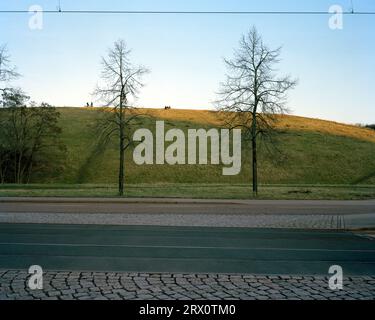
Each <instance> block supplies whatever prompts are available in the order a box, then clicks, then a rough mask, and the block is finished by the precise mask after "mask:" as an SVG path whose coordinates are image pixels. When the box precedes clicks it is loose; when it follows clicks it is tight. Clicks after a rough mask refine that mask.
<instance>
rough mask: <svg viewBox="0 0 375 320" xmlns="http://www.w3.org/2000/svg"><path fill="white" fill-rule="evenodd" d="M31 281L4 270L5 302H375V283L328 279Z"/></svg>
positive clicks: (90, 277) (74, 277)
mask: <svg viewBox="0 0 375 320" xmlns="http://www.w3.org/2000/svg"><path fill="white" fill-rule="evenodd" d="M28 277H29V275H28V274H27V272H26V271H17V270H7V271H5V270H4V271H1V270H0V299H3V300H4V299H5V300H25V299H43V300H44V299H46V300H47V299H54V300H57V299H62V300H72V299H78V300H91V299H97V300H121V299H125V300H132V299H145V300H154V299H163V300H171V299H173V300H176V299H177V300H180V299H181V300H190V299H194V300H205V299H210V300H233V299H235V300H237V299H243V300H254V299H260V300H267V299H277V300H285V299H289V300H299V299H303V300H312V299H317V300H326V299H330V300H343V299H348V300H354V299H366V300H368V299H371V300H373V299H375V277H347V278H345V279H344V288H343V290H336V291H333V290H330V289H329V288H328V278H327V277H323V276H321V277H317V276H261V275H226V274H166V273H105V272H45V273H44V276H43V286H44V289H43V290H30V289H29V288H28V286H27V281H28Z"/></svg>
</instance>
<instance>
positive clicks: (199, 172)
mask: <svg viewBox="0 0 375 320" xmlns="http://www.w3.org/2000/svg"><path fill="white" fill-rule="evenodd" d="M59 111H60V112H61V126H62V128H63V140H64V142H65V144H66V145H67V147H68V153H67V159H66V168H65V170H64V173H63V174H62V175H60V176H56V177H35V178H34V181H33V183H54V184H57V185H60V186H62V185H66V184H75V185H76V184H90V185H92V186H94V185H95V186H96V187H97V188H99V189H100V190H101V191H100V192H101V194H104V195H106V194H107V193H106V192H107V191H108V194H112V192H114V193H115V184H116V181H117V168H118V155H117V150H116V145H115V144H112V145H109V146H108V148H107V149H106V150H103V151H101V152H99V153H98V152H97V150H96V137H95V136H94V134H93V131H91V130H90V128H89V126H90V125H93V124H95V120H96V118H97V116H98V111H97V110H95V109H87V108H59ZM141 112H142V113H145V114H147V116H148V117H146V118H144V119H143V120H142V125H141V126H142V127H147V128H150V129H151V130H152V129H153V128H154V125H155V119H163V120H165V121H166V130H167V129H169V128H172V127H178V128H180V129H182V130H184V131H186V130H187V129H189V128H201V127H203V128H211V127H218V126H219V125H220V120H219V117H218V115H217V113H216V112H213V111H197V110H173V109H172V110H157V109H147V110H142V111H141ZM277 128H278V130H279V134H278V136H279V139H278V140H279V144H278V147H279V148H280V149H281V150H283V152H284V156H283V157H280V156H275V155H274V154H269V153H268V152H267V148H266V147H265V146H264V145H262V144H261V145H260V150H259V180H260V183H261V184H262V185H268V186H269V188H271V189H268V191H267V192H269V193H270V196H271V195H272V193H273V191H272V188H276V187H280V186H288V188H292V189H291V190H288V191H286V194H289V195H290V197H297V198H304V197H307V194H308V193H311V190H312V189H313V188H316V186H317V185H319V186H321V187H322V185H324V187H328V186H331V187H332V186H340V185H341V186H342V185H345V186H348V185H350V186H356V188H364V187H366V186H369V188H370V192H369V193H368V194H367V195H366V196H365V198H368V197H375V190H374V185H375V131H374V130H371V129H365V128H359V127H356V126H350V125H345V124H340V123H336V122H330V121H323V120H318V119H309V118H303V117H296V116H280V117H279V121H278V123H277ZM242 158H243V159H242V161H243V163H242V171H241V173H240V174H239V175H237V176H222V174H221V170H222V165H219V166H214V165H208V166H199V165H180V166H178V165H177V166H168V165H163V166H160V165H148V166H146V165H144V166H137V165H136V164H135V163H134V162H133V159H132V151H131V150H129V152H127V154H126V181H127V183H128V184H130V186H131V188H134V190H135V191H134V190H133V191H134V192H133V193H132V195H137V196H139V195H142V192H140V194H138V193H137V190H138V189H137V188H140V187H142V188H143V189H142V190H144V188H147V186H151V184H153V186H152V188H154V187H155V185H158V186H159V190H163V188H165V186H168V185H171V184H172V185H175V184H176V183H177V184H179V185H178V186H179V187H172V188H169V187H167V189H168V188H169V189H168V190H172V191H174V193H173V192H172V193H173V195H175V194H177V195H179V194H180V193H179V192H178V190H179V188H182V189H184V188H185V187H186V188H189V187H191V184H199V185H200V186H201V187H202V188H203V189H200V188H196V189H195V190H194V192H198V194H197V196H199V195H200V196H201V197H206V196H207V197H209V196H210V195H211V194H212V195H213V196H215V190H219V189H220V188H224V189H225V190H226V192H227V194H228V197H230V196H231V195H236V194H238V190H236V186H242V187H244V186H247V185H248V183H249V182H250V181H251V170H250V169H251V162H250V147H249V145H248V142H243V153H242ZM215 185H216V187H215ZM205 186H206V187H205ZM207 186H210V187H213V190H211V191H207ZM293 186H296V187H298V189H296V190H297V191H296V192H295V194H293V192H294V191H293V190H294V189H295V188H294V187H293ZM108 188H109V189H108ZM205 188H206V189H205ZM230 188H232V189H233V188H234V189H233V190H231V189H230ZM246 188H247V187H246ZM293 188H294V189H293ZM353 188H354V187H353ZM353 188H352V189H351V190H354V189H355V188H354V189H353ZM76 189H77V190H78V189H79V188H76ZM89 189H90V192H89V193H90V194H93V195H96V193H95V188H94V187H90V188H89ZM99 189H98V190H99ZM102 189H104V190H106V191H105V192H104V193H103V190H102ZM168 190H166V191H160V192H169V191H168ZM202 190H203V191H202ZM321 190H322V189H321V188H320V191H321ZM366 190H369V189H366ZM98 192H99V191H98ZM154 192H155V190H153V191H152V192H151V191H150V193H149V195H157V194H158V193H157V194H154ZM160 192H159V193H160ZM181 192H182V193H183V191H181ZM194 192H193V191H192V192H191V193H194ZM248 192H249V190H248V189H246V194H247V193H248ZM1 194H3V195H4V194H5V195H7V194H8V193H4V192H1V190H0V195H1ZM51 194H53V192H52V193H51ZM78 194H79V192H78ZM84 194H85V193H84ZM304 194H305V195H304ZM265 197H266V198H267V196H265ZM329 197H330V196H327V195H325V193H324V192H323V194H322V195H321V196H319V198H329ZM348 198H356V196H348Z"/></svg>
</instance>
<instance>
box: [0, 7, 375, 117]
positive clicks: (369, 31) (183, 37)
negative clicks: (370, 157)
mask: <svg viewBox="0 0 375 320" xmlns="http://www.w3.org/2000/svg"><path fill="white" fill-rule="evenodd" d="M57 3H58V1H57V0H48V1H47V0H31V1H27V0H17V1H14V0H1V2H0V9H1V10H10V9H15V10H27V9H28V8H29V6H30V5H33V4H39V5H41V6H42V7H43V8H44V9H45V10H53V9H56V6H57ZM61 4H62V9H63V10H74V9H88V10H95V9H103V10H110V9H113V10H116V9H119V10H234V11H235V10H239V11H240V10H250V11H254V10H319V11H320V10H321V11H328V8H329V6H330V5H332V4H340V5H342V6H343V8H344V9H350V0H332V1H327V0H307V1H300V0H283V1H280V0H262V1H255V0H254V1H252V0H232V1H229V0H201V1H198V0H191V1H176V0H175V1H172V0H170V1H168V0H136V1H135V0H133V1H130V0H128V1H124V0H106V1H99V0H90V1H89V0H86V1H84V0H78V1H77V0H61ZM354 5H355V9H356V10H359V11H361V10H371V11H375V1H373V0H354ZM328 18H329V16H271V15H268V16H221V15H217V16H204V15H202V16H189V15H187V16H171V15H168V16H149V15H132V16H130V15H117V16H116V15H69V14H61V15H44V28H43V30H41V31H36V30H30V29H29V28H28V19H29V15H28V14H19V15H5V14H2V15H0V43H6V44H7V45H8V48H9V51H10V54H11V55H12V60H13V62H14V63H15V64H16V65H17V66H18V70H19V72H20V73H22V75H23V77H22V78H21V79H20V80H18V81H17V83H15V84H17V85H20V86H22V87H23V88H24V90H26V91H27V92H28V93H29V94H30V95H31V96H32V98H33V99H34V100H36V101H46V102H49V103H51V104H54V105H58V106H63V105H67V106H82V105H84V104H85V103H86V102H87V101H92V100H93V98H92V97H91V96H90V93H91V92H92V91H93V89H94V87H95V84H96V82H97V80H98V77H99V72H100V57H101V56H102V55H105V53H106V50H107V48H108V47H109V46H111V44H112V43H113V42H114V41H115V40H117V39H119V38H123V39H125V40H126V41H127V43H128V44H129V46H130V47H131V48H132V49H133V54H132V57H133V60H134V62H136V63H140V64H143V65H146V66H147V67H149V68H150V69H151V71H152V73H151V74H150V75H148V76H147V77H146V79H145V80H146V84H147V86H146V87H145V88H144V90H143V91H142V93H141V96H140V99H139V101H138V105H141V106H145V107H162V106H164V105H171V106H172V107H174V108H200V109H209V108H213V105H212V101H213V100H215V97H216V96H215V91H217V89H218V87H219V83H220V81H222V80H224V74H225V68H224V64H223V61H222V59H223V57H231V55H232V52H233V48H235V47H237V45H238V41H239V38H240V36H241V34H243V33H245V32H246V31H247V30H248V29H249V28H250V27H251V26H252V25H255V26H256V27H257V28H258V29H259V31H260V32H261V34H262V35H263V38H264V40H265V42H266V43H268V44H269V46H271V47H278V46H280V45H282V46H283V51H282V59H283V60H282V63H281V65H280V69H281V71H283V72H287V73H290V74H292V75H293V76H295V77H298V78H299V81H300V82H299V85H298V87H297V88H296V90H294V91H293V92H292V93H291V94H290V99H289V107H290V108H291V109H292V111H293V114H296V115H302V116H309V117H317V118H323V119H330V120H336V121H341V122H347V123H375V103H374V101H375V79H374V76H375V16H345V17H344V29H343V30H339V31H333V30H331V29H329V28H328Z"/></svg>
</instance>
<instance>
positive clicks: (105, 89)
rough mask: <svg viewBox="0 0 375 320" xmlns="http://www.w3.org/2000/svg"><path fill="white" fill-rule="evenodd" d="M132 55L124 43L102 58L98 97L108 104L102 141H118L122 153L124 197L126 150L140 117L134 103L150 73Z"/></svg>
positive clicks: (120, 182) (120, 178)
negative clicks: (133, 128)
mask: <svg viewBox="0 0 375 320" xmlns="http://www.w3.org/2000/svg"><path fill="white" fill-rule="evenodd" d="M130 53H131V51H130V50H129V49H128V48H127V45H126V43H125V41H124V40H118V41H116V42H115V43H114V46H113V48H111V49H110V50H109V52H108V56H107V57H105V58H104V57H103V58H102V73H101V80H102V84H100V85H98V87H97V88H96V90H95V95H96V96H97V97H98V98H99V99H100V100H102V101H104V102H105V108H104V111H105V112H104V117H103V118H102V119H101V121H100V124H99V126H98V128H99V129H100V131H101V132H100V134H101V138H102V139H104V140H108V139H110V138H111V137H112V136H116V137H117V138H118V150H119V176H118V189H119V190H118V191H119V195H120V196H123V195H124V177H125V168H124V166H125V150H126V149H127V148H128V147H129V146H130V145H131V143H132V140H131V135H130V129H131V126H132V121H133V120H134V119H135V118H136V117H137V114H135V113H134V111H132V110H131V109H134V107H133V106H132V105H131V104H132V101H134V100H135V98H137V96H138V93H139V90H140V89H141V88H142V87H143V83H142V77H143V76H144V75H145V74H146V73H148V72H149V71H148V69H146V68H145V67H142V66H134V65H133V64H132V63H131V61H130Z"/></svg>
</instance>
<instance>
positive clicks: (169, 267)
mask: <svg viewBox="0 0 375 320" xmlns="http://www.w3.org/2000/svg"><path fill="white" fill-rule="evenodd" d="M33 264H38V265H41V266H42V267H43V268H44V269H45V270H78V271H130V272H131V271H136V272H172V273H188V272H189V273H190V272H193V273H253V274H294V275H328V269H329V267H330V266H331V265H334V264H338V265H340V266H342V267H343V270H344V275H346V276H349V275H375V241H372V240H369V239H367V238H363V237H359V236H356V235H354V234H351V233H346V232H335V231H324V232H323V231H307V230H288V229H248V228H204V227H194V228H193V227H158V226H97V225H46V224H0V269H27V268H28V267H29V266H30V265H33Z"/></svg>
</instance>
